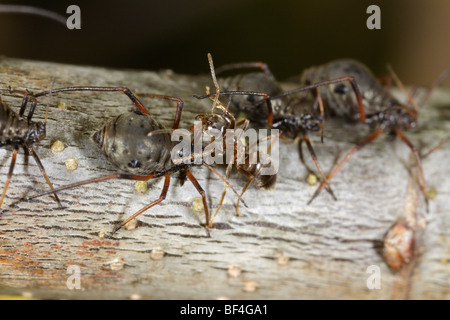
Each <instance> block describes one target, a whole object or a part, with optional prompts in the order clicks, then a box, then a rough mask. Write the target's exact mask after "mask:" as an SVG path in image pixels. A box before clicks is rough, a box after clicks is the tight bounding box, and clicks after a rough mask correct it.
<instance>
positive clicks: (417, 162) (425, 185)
mask: <svg viewBox="0 0 450 320" xmlns="http://www.w3.org/2000/svg"><path fill="white" fill-rule="evenodd" d="M395 133H396V134H397V135H398V136H399V137H400V139H401V140H402V141H403V142H404V143H405V144H406V145H407V146H408V147H409V148H410V149H411V151H412V153H414V156H415V157H416V164H417V168H418V169H419V177H420V180H422V183H419V186H420V188H421V190H422V193H423V196H424V198H425V205H426V208H427V212H428V190H427V182H426V180H425V176H424V174H423V169H422V165H421V161H420V156H419V152H418V151H417V148H416V147H415V146H414V145H413V144H412V143H411V141H409V140H408V138H406V136H405V135H404V134H403V132H402V130H400V129H396V130H395Z"/></svg>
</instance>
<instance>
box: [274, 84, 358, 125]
mask: <svg viewBox="0 0 450 320" xmlns="http://www.w3.org/2000/svg"><path fill="white" fill-rule="evenodd" d="M346 81H348V82H350V85H351V86H352V89H353V91H354V92H355V96H356V101H357V103H358V109H359V118H360V120H361V122H362V123H364V122H366V113H365V111H364V105H363V99H362V95H361V92H360V91H359V88H358V85H357V84H356V81H355V79H354V78H353V77H351V76H345V77H340V78H336V79H332V80H326V81H321V82H317V83H314V84H311V85H308V86H305V87H302V88H298V89H294V90H291V91H286V92H283V93H282V94H280V95H278V96H274V97H271V99H272V100H275V99H280V98H283V97H286V96H289V95H291V94H294V93H298V92H302V91H308V90H312V89H315V88H318V87H322V86H327V85H330V84H334V83H339V82H346Z"/></svg>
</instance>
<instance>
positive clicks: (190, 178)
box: [186, 170, 209, 228]
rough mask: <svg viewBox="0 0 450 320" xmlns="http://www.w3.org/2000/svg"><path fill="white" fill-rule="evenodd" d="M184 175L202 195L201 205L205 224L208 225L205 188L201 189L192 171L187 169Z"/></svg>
mask: <svg viewBox="0 0 450 320" xmlns="http://www.w3.org/2000/svg"><path fill="white" fill-rule="evenodd" d="M186 175H187V177H188V179H189V180H190V181H191V182H192V184H193V185H194V187H195V189H197V191H198V193H200V195H201V196H202V201H203V207H204V209H205V220H206V223H205V225H206V226H207V228H208V226H209V211H208V205H207V203H206V193H205V190H203V188H202V187H201V186H200V184H199V183H198V181H197V179H195V177H194V176H193V175H192V173H191V172H190V171H189V170H186Z"/></svg>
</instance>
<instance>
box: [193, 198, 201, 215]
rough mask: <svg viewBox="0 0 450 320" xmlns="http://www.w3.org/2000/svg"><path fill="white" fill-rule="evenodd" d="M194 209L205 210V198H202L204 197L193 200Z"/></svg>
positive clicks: (197, 210) (197, 211)
mask: <svg viewBox="0 0 450 320" xmlns="http://www.w3.org/2000/svg"><path fill="white" fill-rule="evenodd" d="M192 209H193V210H194V211H195V212H196V213H200V212H203V200H202V198H195V199H194V201H192Z"/></svg>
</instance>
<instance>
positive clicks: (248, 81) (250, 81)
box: [220, 72, 283, 124]
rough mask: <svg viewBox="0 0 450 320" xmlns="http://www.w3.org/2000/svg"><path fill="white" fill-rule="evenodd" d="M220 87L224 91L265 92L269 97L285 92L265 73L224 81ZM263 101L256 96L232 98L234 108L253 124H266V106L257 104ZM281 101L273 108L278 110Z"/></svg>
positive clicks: (248, 74) (247, 74)
mask: <svg viewBox="0 0 450 320" xmlns="http://www.w3.org/2000/svg"><path fill="white" fill-rule="evenodd" d="M220 86H221V87H222V89H223V91H253V92H265V93H267V94H268V95H269V96H276V95H279V94H281V93H282V92H283V90H282V88H281V87H280V86H279V84H278V83H277V82H276V81H275V80H274V79H273V78H271V77H270V76H268V75H267V74H265V73H262V72H257V73H246V74H240V75H237V76H234V77H229V78H225V79H222V80H221V81H220ZM261 99H263V98H262V97H260V96H256V95H233V96H231V103H232V106H233V107H235V108H236V109H237V110H239V111H240V112H243V113H244V114H245V115H246V116H247V118H248V119H249V120H250V121H252V122H257V123H260V124H265V123H266V121H267V117H268V115H269V111H268V109H267V105H266V104H258V105H257V107H255V103H256V102H258V101H259V100H261ZM279 103H281V102H280V99H278V100H274V101H273V102H272V108H274V109H277V108H278V104H279Z"/></svg>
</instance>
